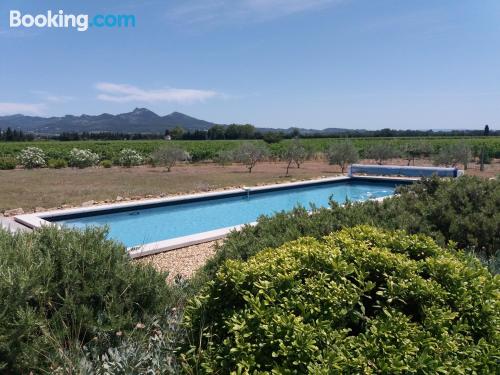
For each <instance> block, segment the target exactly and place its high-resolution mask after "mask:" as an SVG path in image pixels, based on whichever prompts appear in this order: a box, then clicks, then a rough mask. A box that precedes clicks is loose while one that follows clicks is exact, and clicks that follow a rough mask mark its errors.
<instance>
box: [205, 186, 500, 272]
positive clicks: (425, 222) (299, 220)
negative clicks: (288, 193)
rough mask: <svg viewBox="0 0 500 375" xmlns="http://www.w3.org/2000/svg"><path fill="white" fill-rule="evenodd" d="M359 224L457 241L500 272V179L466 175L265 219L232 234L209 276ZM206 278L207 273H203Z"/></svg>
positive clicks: (213, 261) (208, 266) (208, 267)
mask: <svg viewBox="0 0 500 375" xmlns="http://www.w3.org/2000/svg"><path fill="white" fill-rule="evenodd" d="M358 224H369V225H375V226H378V227H381V228H387V229H404V230H406V231H407V232H409V233H411V234H416V233H423V234H427V235H429V236H431V237H432V238H434V239H435V240H436V241H437V242H438V243H439V244H440V245H443V246H444V245H446V244H447V243H448V242H449V241H454V242H456V243H457V246H458V247H459V248H460V249H465V250H468V251H470V252H472V253H474V254H476V255H478V256H479V257H480V258H482V259H484V260H485V261H486V262H489V263H490V266H491V270H492V271H493V272H500V251H499V250H500V181H499V180H485V179H482V178H478V177H469V176H463V177H460V178H458V179H453V180H445V179H439V178H431V179H424V180H422V181H421V182H418V183H414V184H411V185H408V186H404V187H402V188H400V189H399V195H398V196H395V197H393V198H390V199H385V200H384V201H383V202H381V203H379V202H374V201H366V202H360V203H348V204H347V205H345V206H340V205H338V204H337V203H335V202H333V201H332V202H331V203H330V207H329V208H319V209H315V210H314V215H309V213H308V212H307V210H306V209H304V208H298V209H296V210H294V211H292V212H287V213H283V212H282V213H278V214H276V215H275V216H273V217H262V218H260V219H259V224H258V225H257V226H247V227H245V228H244V229H243V230H242V231H241V232H238V233H234V234H230V235H229V236H228V237H227V239H226V241H225V242H224V244H223V245H222V247H221V248H220V249H219V251H218V252H217V253H216V255H215V256H214V257H213V258H212V259H210V260H209V261H208V262H207V264H206V266H205V268H204V272H206V273H207V275H208V277H209V278H212V277H213V276H214V275H215V272H216V271H217V269H218V268H219V267H220V265H221V264H222V263H223V262H224V261H225V260H226V259H242V260H246V259H248V258H249V257H251V256H252V255H254V254H256V253H257V252H259V251H261V250H263V249H265V248H267V247H278V246H281V245H282V244H283V243H285V242H287V241H291V240H295V239H297V238H299V237H302V236H312V237H315V238H321V237H322V236H325V235H327V234H329V233H331V232H333V231H337V230H339V229H342V228H345V227H351V226H355V225H358ZM200 276H203V277H204V275H203V274H200Z"/></svg>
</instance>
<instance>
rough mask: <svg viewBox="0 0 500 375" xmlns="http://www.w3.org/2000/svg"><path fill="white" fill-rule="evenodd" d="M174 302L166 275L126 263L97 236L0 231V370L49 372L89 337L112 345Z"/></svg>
mask: <svg viewBox="0 0 500 375" xmlns="http://www.w3.org/2000/svg"><path fill="white" fill-rule="evenodd" d="M172 298H173V297H172V295H171V293H170V289H169V287H168V286H167V285H166V283H165V275H164V274H160V273H158V272H156V271H155V270H154V269H153V268H152V267H150V266H141V265H139V264H138V263H133V262H131V261H130V259H129V257H128V255H127V254H126V251H125V249H124V247H123V246H121V245H119V244H117V243H115V242H113V241H109V240H107V239H106V232H105V231H103V230H99V229H88V230H85V231H82V232H80V231H71V230H60V229H55V228H47V227H45V228H42V229H40V230H38V231H36V232H33V233H28V234H16V235H12V234H10V233H7V232H5V231H1V230H0V300H1V301H2V314H1V315H0V368H2V366H3V370H4V371H6V372H8V373H25V374H27V373H30V371H33V372H34V373H40V372H42V371H41V370H42V369H45V371H43V372H47V371H49V368H51V366H52V368H51V370H50V371H49V372H51V373H52V372H54V368H53V366H54V362H56V363H57V361H58V360H60V358H58V356H59V355H60V354H61V353H62V352H66V351H72V350H79V349H81V348H82V347H83V346H84V345H87V344H89V343H90V341H91V340H94V338H95V340H97V339H99V340H100V341H103V342H106V344H107V345H108V346H109V347H113V346H115V345H117V344H118V343H117V340H120V335H121V336H122V337H123V336H124V337H126V336H127V335H128V334H129V332H133V331H134V329H135V327H136V325H137V323H140V322H145V321H147V319H148V317H149V316H153V315H155V314H163V312H164V309H165V307H167V306H169V304H170V303H171V301H172ZM118 342H119V341H118ZM102 350H104V352H105V351H106V350H107V346H106V347H104V348H102ZM100 354H101V355H102V354H103V352H101V353H100Z"/></svg>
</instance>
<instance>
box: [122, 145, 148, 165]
mask: <svg viewBox="0 0 500 375" xmlns="http://www.w3.org/2000/svg"><path fill="white" fill-rule="evenodd" d="M143 161H144V159H143V157H142V156H141V154H139V153H138V152H137V151H135V150H132V149H130V148H124V149H123V150H121V152H120V155H119V157H118V163H119V164H120V165H121V166H123V167H132V166H135V165H141V164H142V163H143Z"/></svg>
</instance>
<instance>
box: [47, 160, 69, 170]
mask: <svg viewBox="0 0 500 375" xmlns="http://www.w3.org/2000/svg"><path fill="white" fill-rule="evenodd" d="M47 166H48V167H49V168H53V169H61V168H66V167H67V166H68V162H67V161H66V160H64V159H49V161H48V162H47Z"/></svg>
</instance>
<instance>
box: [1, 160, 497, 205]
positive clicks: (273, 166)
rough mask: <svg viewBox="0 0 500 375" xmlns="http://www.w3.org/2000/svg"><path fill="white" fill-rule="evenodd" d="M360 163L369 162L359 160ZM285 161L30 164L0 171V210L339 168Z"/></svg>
mask: <svg viewBox="0 0 500 375" xmlns="http://www.w3.org/2000/svg"><path fill="white" fill-rule="evenodd" d="M362 162H363V163H373V161H370V160H363V161H362ZM385 164H399V165H406V164H407V162H406V160H401V159H394V160H389V161H387V162H386V163H385ZM415 164H416V165H432V163H431V162H430V161H429V160H417V161H416V163H415ZM285 168H286V166H285V163H281V162H275V163H259V164H257V166H256V167H255V169H254V170H253V171H252V173H248V172H247V170H246V168H245V167H244V166H242V165H237V164H234V165H230V166H226V167H222V166H218V165H215V164H211V163H205V164H195V165H179V166H176V167H174V168H173V169H172V172H170V173H168V172H166V171H165V170H164V169H163V168H152V167H136V168H119V167H114V168H110V169H104V168H86V169H73V168H65V169H46V168H44V169H34V170H24V169H16V170H7V171H0V212H3V211H5V210H8V209H14V208H23V209H24V210H25V211H29V210H34V209H35V208H36V207H43V208H46V209H48V208H55V207H61V206H63V205H80V204H82V203H83V202H87V201H90V200H95V201H105V200H114V199H116V197H117V196H120V197H123V198H133V197H136V198H137V197H148V196H150V197H152V196H159V195H169V194H178V193H189V192H201V191H209V190H215V189H221V188H224V187H235V186H243V185H248V186H253V185H258V184H266V183H277V182H287V181H293V180H300V179H310V178H318V177H322V176H325V177H331V176H334V175H337V174H339V173H340V169H339V168H338V167H337V166H333V165H328V164H327V163H326V162H323V161H309V162H306V163H304V164H303V165H302V166H301V167H300V169H297V168H293V169H291V170H290V176H288V177H285ZM467 174H473V175H479V176H483V177H495V176H497V175H499V174H500V160H499V159H497V160H494V162H493V163H492V164H490V165H486V170H485V171H484V172H480V171H479V165H476V164H472V163H471V165H470V167H469V169H468V170H467Z"/></svg>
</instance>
